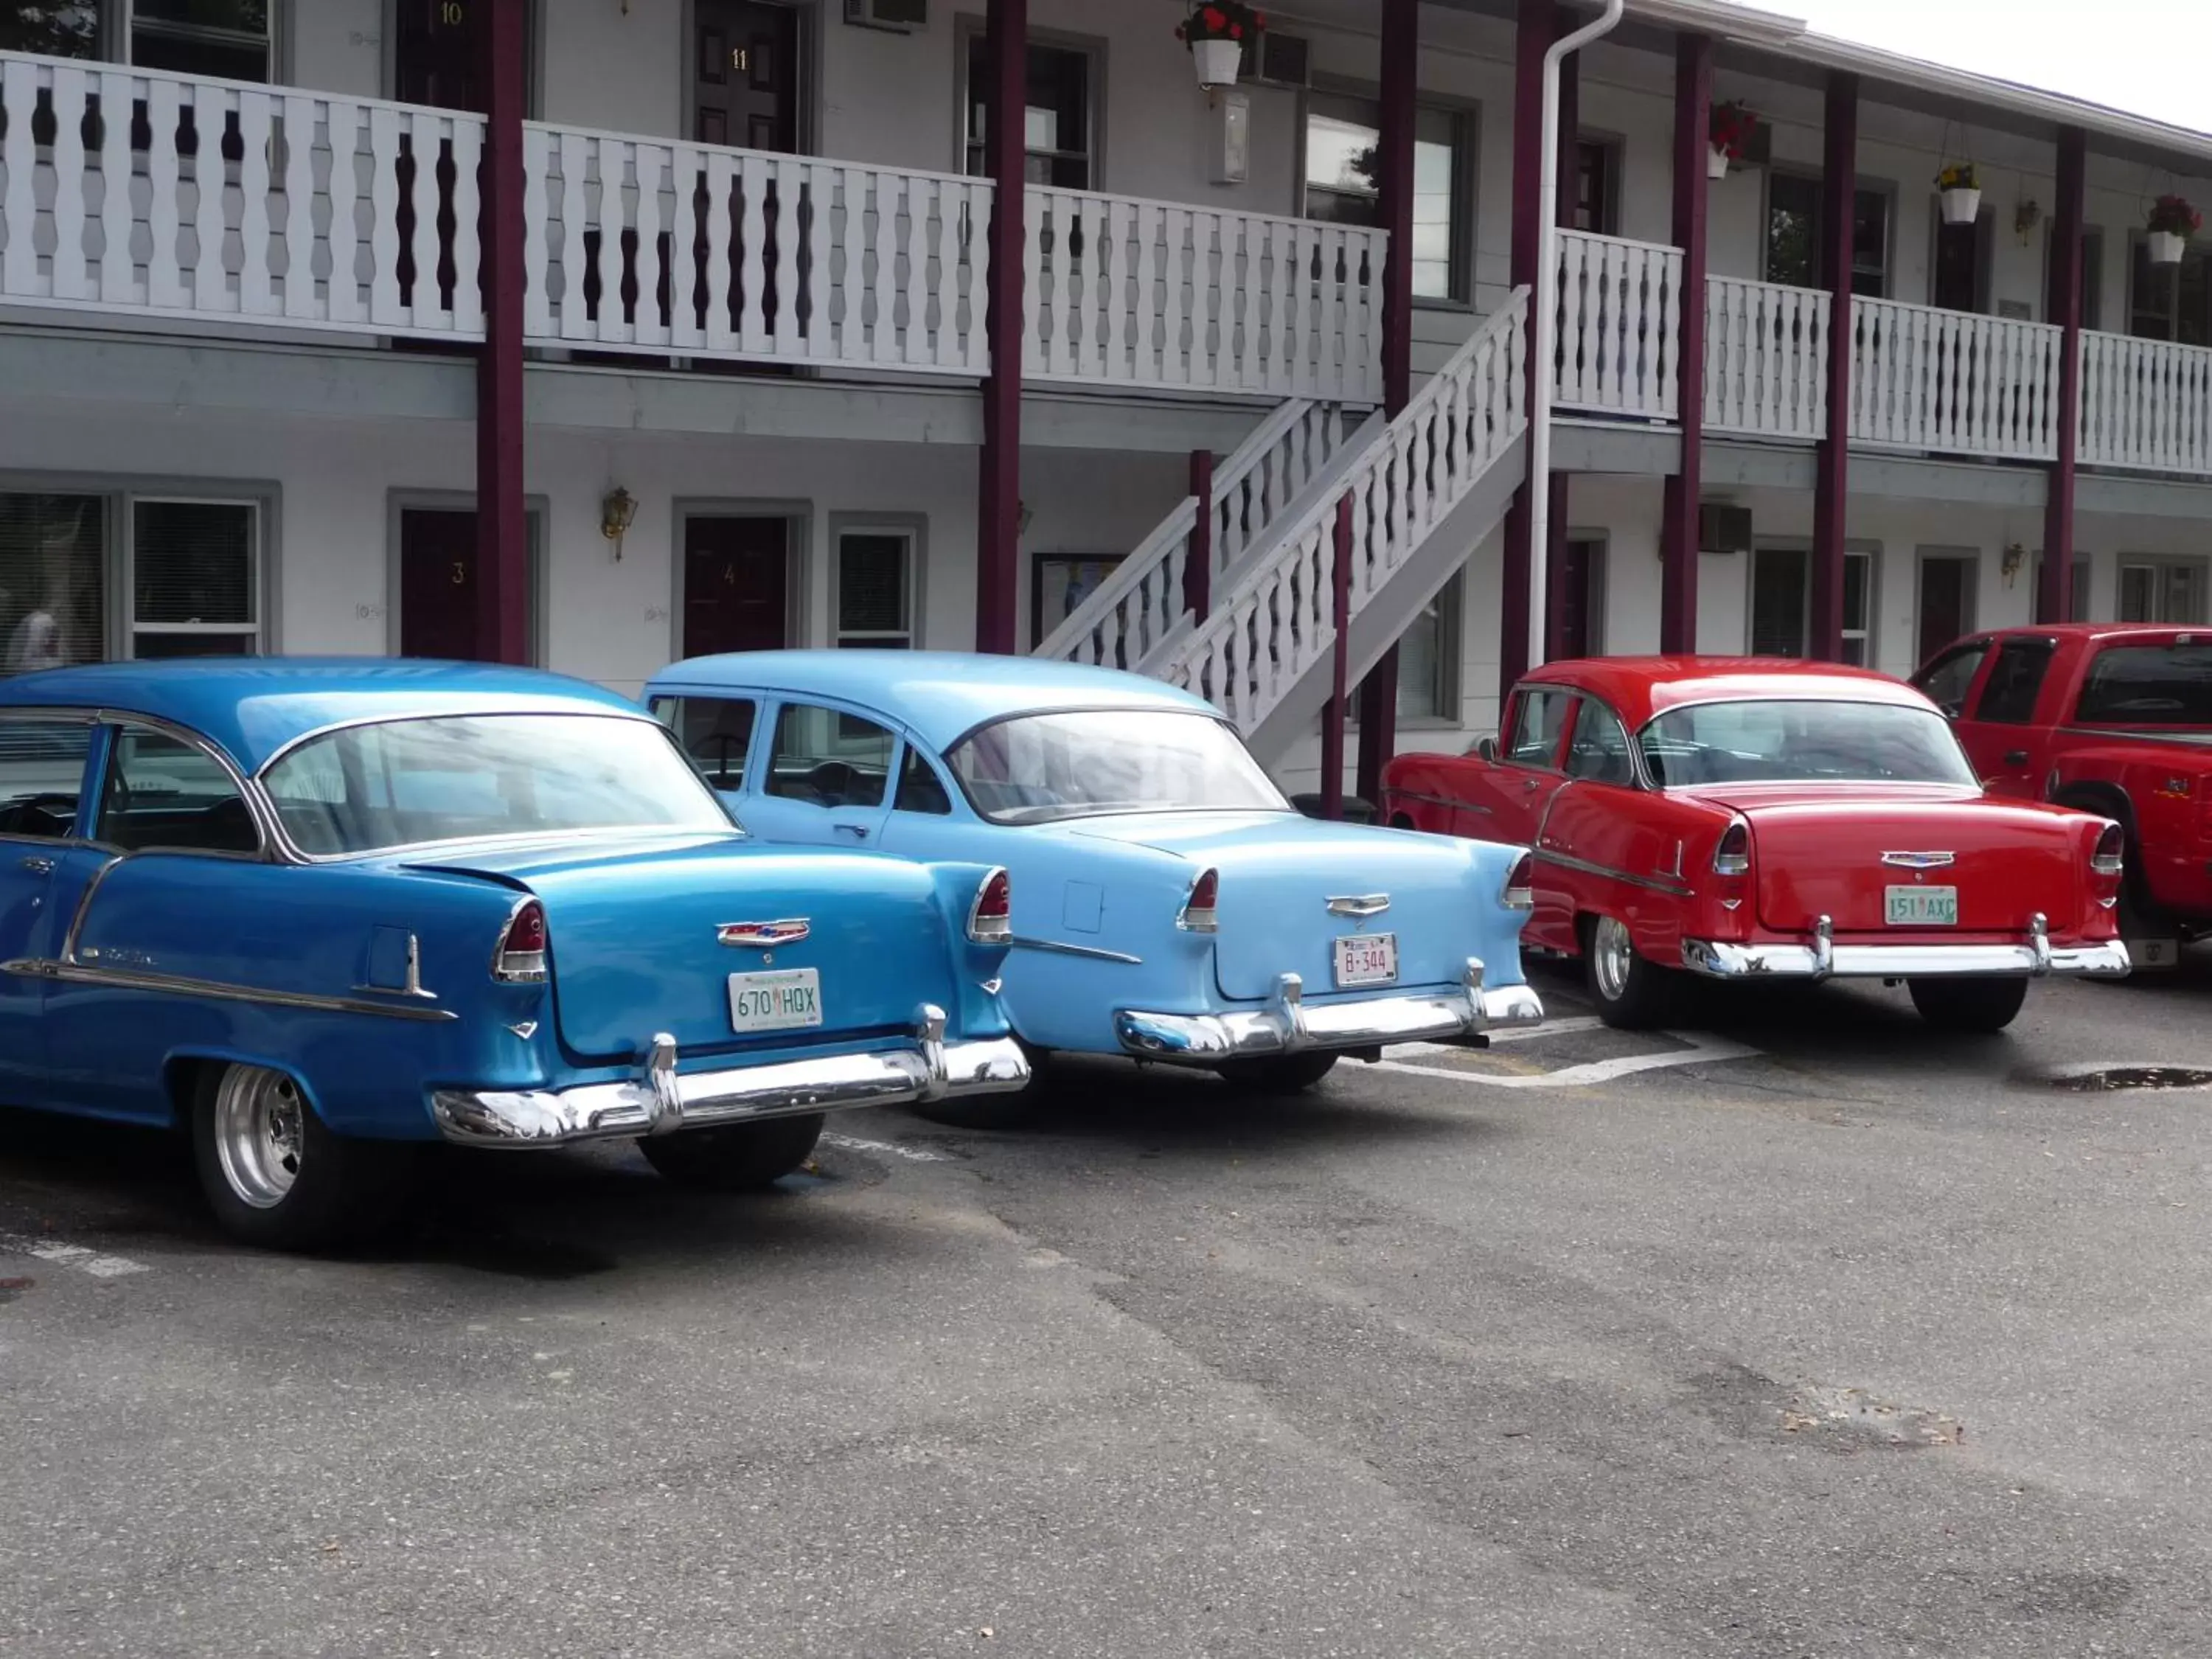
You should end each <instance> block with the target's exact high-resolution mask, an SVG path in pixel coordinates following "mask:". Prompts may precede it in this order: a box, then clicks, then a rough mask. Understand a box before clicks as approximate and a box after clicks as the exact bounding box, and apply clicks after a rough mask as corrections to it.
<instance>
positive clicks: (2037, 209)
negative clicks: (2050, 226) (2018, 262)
mask: <svg viewBox="0 0 2212 1659" xmlns="http://www.w3.org/2000/svg"><path fill="white" fill-rule="evenodd" d="M2042 222H2043V204H2041V203H2039V202H2033V201H2027V202H2021V203H2019V204H2015V207H2014V208H2013V210H2012V228H2013V234H2015V235H2016V236H2018V237H2019V238H2020V245H2021V246H2022V247H2026V246H2027V239H2028V238H2029V237H2031V236H2033V235H2034V234H2035V228H2036V227H2037V226H2038V225H2039V224H2041V223H2042Z"/></svg>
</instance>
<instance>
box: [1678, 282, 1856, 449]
mask: <svg viewBox="0 0 2212 1659" xmlns="http://www.w3.org/2000/svg"><path fill="white" fill-rule="evenodd" d="M1830 310H1831V303H1830V301H1829V298H1828V295H1826V294H1825V293H1823V292H1820V291H1819V290H1817V289H1807V288H1784V287H1783V286H1781V285H1780V284H1779V283H1747V282H1744V281H1741V280H1740V279H1739V278H1736V277H1733V276H1715V277H1713V278H1711V280H1710V281H1708V282H1707V283H1706V284H1705V425H1706V427H1707V428H1710V429H1711V430H1712V431H1715V432H1738V433H1745V434H1748V435H1753V436H1757V437H1762V438H1778V439H1783V440H1785V441H1794V442H1798V443H1814V442H1817V441H1819V440H1820V439H1821V438H1823V437H1825V436H1826V435H1827V419H1828V319H1829V313H1830Z"/></svg>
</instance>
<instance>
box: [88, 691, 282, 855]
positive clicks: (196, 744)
mask: <svg viewBox="0 0 2212 1659" xmlns="http://www.w3.org/2000/svg"><path fill="white" fill-rule="evenodd" d="M94 724H95V725H98V726H108V727H111V728H112V730H113V732H114V733H115V735H117V736H120V735H121V734H122V732H123V730H124V728H125V727H127V726H142V727H143V728H144V729H145V730H147V731H149V732H154V733H155V735H156V736H159V737H165V738H173V739H174V740H175V741H177V742H179V743H181V744H184V745H185V747H187V748H189V749H196V750H198V751H199V752H200V753H201V754H203V755H204V756H206V757H208V758H209V759H210V760H211V761H213V762H214V763H216V765H217V766H219V767H221V768H222V770H223V775H225V776H226V777H228V779H229V780H230V781H231V783H232V784H233V786H234V787H236V789H237V790H238V798H239V799H240V800H241V801H243V802H244V803H245V804H246V816H247V817H251V818H252V820H253V832H254V834H255V836H257V837H258V839H259V841H260V842H261V846H260V848H259V850H258V851H257V852H252V853H225V852H216V851H214V850H211V849H210V848H199V847H136V848H127V849H126V848H121V847H118V846H117V845H116V844H115V843H114V842H112V841H103V840H101V839H100V835H99V833H98V832H99V829H100V816H101V814H102V813H104V812H105V811H106V799H107V779H108V776H109V774H110V772H111V770H112V768H113V767H114V765H115V745H114V743H113V742H112V740H111V741H110V743H109V744H108V748H107V753H106V756H105V757H103V764H102V766H101V768H100V781H99V786H98V787H97V789H96V790H95V791H94V795H95V799H94V808H93V820H92V827H93V830H94V833H93V834H92V835H91V836H88V837H87V838H86V841H85V845H86V846H88V847H96V848H100V849H101V850H102V851H104V852H112V853H117V854H124V855H125V856H130V855H133V854H140V853H163V854H168V855H170V856H172V857H174V858H197V859H220V860H223V861H224V862H226V863H230V864H275V863H278V862H281V861H282V860H281V859H280V857H279V848H280V846H281V844H282V843H281V838H280V837H279V836H278V835H277V833H276V829H277V826H276V813H275V812H274V811H272V810H271V808H270V805H269V802H268V800H267V799H266V798H265V797H264V796H263V794H262V793H261V792H260V790H259V789H258V787H256V785H255V783H254V781H252V780H251V779H249V778H248V777H247V776H246V774H245V773H244V772H243V771H242V770H240V768H239V766H238V763H236V762H234V760H232V759H231V757H229V756H228V755H227V754H225V753H224V752H223V751H222V750H221V749H220V748H218V747H217V746H216V744H215V743H214V742H212V741H211V740H210V739H209V738H204V737H202V736H201V735H200V734H199V733H198V732H195V731H193V730H192V729H191V727H190V726H179V724H178V723H177V722H176V721H174V720H167V719H164V718H163V717H162V716H161V715H159V714H137V713H133V712H131V711H130V710H127V709H120V708H102V709H99V710H97V711H95V713H94ZM79 816H80V817H82V812H80V813H79Z"/></svg>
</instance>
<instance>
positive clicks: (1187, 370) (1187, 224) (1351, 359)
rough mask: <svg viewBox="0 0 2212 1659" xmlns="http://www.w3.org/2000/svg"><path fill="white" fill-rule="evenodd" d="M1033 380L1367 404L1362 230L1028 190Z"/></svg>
mask: <svg viewBox="0 0 2212 1659" xmlns="http://www.w3.org/2000/svg"><path fill="white" fill-rule="evenodd" d="M1026 246H1027V251H1028V258H1029V269H1028V270H1027V271H1026V272H1025V273H1024V275H1025V279H1026V280H1025V281H1024V305H1025V307H1026V311H1025V327H1024V339H1025V351H1024V362H1023V369H1022V372H1023V374H1024V376H1025V377H1026V378H1028V379H1030V380H1085V381H1090V382H1093V383H1096V382H1101V381H1103V382H1105V383H1107V384H1109V385H1116V386H1145V387H1151V386H1160V387H1191V388H1198V389H1204V390H1213V391H1225V392H1249V393H1254V394H1256V395H1261V396H1266V397H1269V398H1326V399H1335V400H1340V401H1344V402H1349V403H1366V404H1375V403H1380V402H1381V401H1382V398H1383V381H1382V362H1383V358H1382V337H1383V254H1384V250H1385V248H1386V247H1387V246H1389V238H1388V237H1387V236H1386V235H1385V234H1384V233H1383V232H1381V231H1377V230H1365V229H1361V228H1357V227H1352V226H1345V225H1329V224H1317V223H1315V222H1311V221H1309V220H1302V219H1279V218H1273V217H1270V216H1267V215H1264V214H1257V213H1238V212H1231V211H1228V210H1223V209H1219V208H1210V207H1191V206H1187V205H1177V204H1172V203H1164V202H1145V201H1138V200H1134V199H1133V198H1130V197H1120V196H1100V195H1096V194H1093V193H1091V192H1089V191H1073V190H1048V189H1042V188H1036V187H1032V188H1031V189H1030V192H1029V201H1028V240H1027V244H1026Z"/></svg>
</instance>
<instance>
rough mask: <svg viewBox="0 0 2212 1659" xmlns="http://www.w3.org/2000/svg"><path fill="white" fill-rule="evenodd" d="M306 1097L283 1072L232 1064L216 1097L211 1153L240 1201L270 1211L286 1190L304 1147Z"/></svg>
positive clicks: (295, 1176) (294, 1177)
mask: <svg viewBox="0 0 2212 1659" xmlns="http://www.w3.org/2000/svg"><path fill="white" fill-rule="evenodd" d="M306 1119H307V1102H305V1101H304V1100H302V1099H301V1097H300V1085H298V1084H296V1083H295V1082H293V1081H292V1079H290V1078H289V1077H287V1076H285V1075H284V1074H283V1073H282V1072H270V1071H265V1070H264V1069H263V1068H262V1067H260V1066H232V1067H231V1068H230V1069H229V1070H228V1072H226V1073H223V1079H222V1084H221V1085H220V1086H219V1087H218V1088H217V1089H216V1097H215V1126H214V1127H215V1152H216V1160H217V1161H218V1162H219V1163H220V1164H222V1175H223V1179H224V1181H226V1182H228V1183H229V1186H230V1190H231V1191H232V1192H233V1193H234V1194H237V1195H238V1198H239V1200H240V1202H241V1203H245V1204H248V1205H251V1206H252V1207H253V1208H255V1209H257V1210H273V1209H275V1208H276V1206H278V1205H280V1204H282V1203H283V1201H284V1200H286V1199H287V1198H288V1197H289V1196H290V1195H291V1192H292V1186H293V1183H294V1182H296V1181H298V1180H299V1178H300V1161H301V1156H302V1155H303V1153H304V1152H305V1151H306V1146H307V1123H306Z"/></svg>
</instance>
